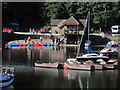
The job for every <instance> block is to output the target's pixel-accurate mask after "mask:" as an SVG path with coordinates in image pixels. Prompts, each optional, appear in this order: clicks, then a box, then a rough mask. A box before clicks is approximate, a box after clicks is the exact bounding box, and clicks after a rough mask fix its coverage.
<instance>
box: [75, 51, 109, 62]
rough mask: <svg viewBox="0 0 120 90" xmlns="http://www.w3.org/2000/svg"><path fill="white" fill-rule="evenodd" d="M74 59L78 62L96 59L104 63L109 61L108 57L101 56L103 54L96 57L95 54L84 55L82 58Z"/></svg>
mask: <svg viewBox="0 0 120 90" xmlns="http://www.w3.org/2000/svg"><path fill="white" fill-rule="evenodd" d="M76 58H77V60H78V61H80V60H84V61H86V60H97V59H103V60H106V61H107V60H109V57H107V56H103V54H100V55H98V54H96V53H90V54H84V55H82V56H77V57H76Z"/></svg>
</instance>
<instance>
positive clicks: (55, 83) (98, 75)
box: [2, 46, 120, 90]
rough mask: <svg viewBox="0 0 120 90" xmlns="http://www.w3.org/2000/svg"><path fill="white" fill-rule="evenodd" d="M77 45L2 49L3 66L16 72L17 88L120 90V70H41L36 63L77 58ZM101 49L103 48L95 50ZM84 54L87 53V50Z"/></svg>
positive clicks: (15, 82)
mask: <svg viewBox="0 0 120 90" xmlns="http://www.w3.org/2000/svg"><path fill="white" fill-rule="evenodd" d="M77 48H78V47H77V46H72V47H71V46H60V47H56V46H46V47H44V46H31V47H28V46H27V47H26V46H19V47H18V46H16V47H11V48H9V49H3V50H2V65H3V67H4V66H5V67H12V68H14V69H15V81H14V83H13V88H14V89H18V88H33V89H35V88H37V89H39V88H81V89H83V88H88V89H89V88H117V89H118V90H119V88H120V70H119V69H117V70H95V71H81V70H64V69H51V68H38V67H35V66H34V62H36V61H40V62H50V61H51V60H55V61H60V62H61V63H63V62H65V61H66V59H67V58H74V57H76V52H77ZM94 49H95V50H100V49H101V48H94ZM83 52H84V51H83Z"/></svg>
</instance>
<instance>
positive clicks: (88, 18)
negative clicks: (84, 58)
mask: <svg viewBox="0 0 120 90" xmlns="http://www.w3.org/2000/svg"><path fill="white" fill-rule="evenodd" d="M89 34H90V11H89V12H88V41H90V40H89V39H90V37H89ZM88 48H89V46H88ZM87 53H88V54H89V52H87Z"/></svg>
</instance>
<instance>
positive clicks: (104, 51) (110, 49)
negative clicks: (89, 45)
mask: <svg viewBox="0 0 120 90" xmlns="http://www.w3.org/2000/svg"><path fill="white" fill-rule="evenodd" d="M100 53H118V50H117V48H104V49H102V50H101V51H100Z"/></svg>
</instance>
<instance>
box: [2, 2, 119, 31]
mask: <svg viewBox="0 0 120 90" xmlns="http://www.w3.org/2000/svg"><path fill="white" fill-rule="evenodd" d="M2 6H3V8H2V9H3V13H2V14H3V15H2V16H3V24H7V23H9V22H15V21H16V22H19V23H21V25H23V26H27V27H31V26H32V27H36V28H40V27H43V26H45V25H46V26H49V25H50V22H51V19H68V18H69V17H70V16H75V17H77V18H79V19H83V18H86V16H87V13H88V11H90V12H91V28H94V29H97V30H99V28H102V30H103V31H106V30H108V29H109V28H110V27H111V26H112V25H115V24H118V25H120V22H119V20H120V2H39V3H38V2H34V3H33V2H26V3H20V2H16V3H15V2H11V3H10V2H8V3H2Z"/></svg>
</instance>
